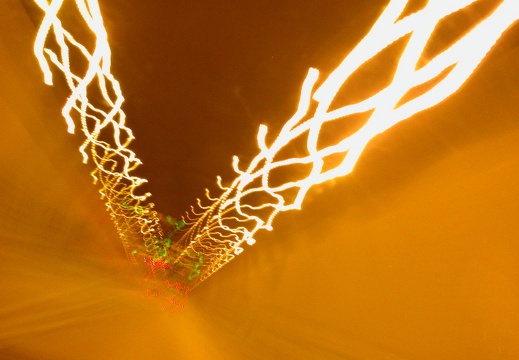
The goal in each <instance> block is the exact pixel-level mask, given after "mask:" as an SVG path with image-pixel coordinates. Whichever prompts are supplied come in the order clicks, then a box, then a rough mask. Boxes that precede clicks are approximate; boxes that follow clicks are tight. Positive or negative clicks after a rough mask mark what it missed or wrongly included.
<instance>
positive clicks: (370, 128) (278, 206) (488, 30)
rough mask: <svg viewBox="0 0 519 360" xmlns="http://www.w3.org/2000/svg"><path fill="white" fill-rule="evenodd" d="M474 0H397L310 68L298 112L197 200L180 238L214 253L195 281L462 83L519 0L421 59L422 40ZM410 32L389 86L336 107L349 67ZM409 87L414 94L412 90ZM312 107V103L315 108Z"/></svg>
mask: <svg viewBox="0 0 519 360" xmlns="http://www.w3.org/2000/svg"><path fill="white" fill-rule="evenodd" d="M475 2H476V1H474V0H458V1H442V0H437V1H429V2H428V3H427V5H426V6H425V7H424V8H423V9H421V10H419V11H417V12H415V13H413V14H411V15H408V16H403V12H404V11H405V9H406V5H408V1H405V0H394V1H391V2H390V3H389V4H388V6H387V7H386V9H385V10H384V12H383V13H382V14H381V15H380V17H379V19H378V20H377V22H376V23H375V25H374V26H373V27H372V29H371V31H370V32H369V33H368V34H367V35H366V36H365V37H364V38H363V39H362V40H361V41H360V42H359V43H358V45H357V46H356V47H355V48H354V49H353V50H352V51H351V52H350V53H349V54H348V56H346V58H345V59H344V60H343V61H342V63H341V64H340V65H339V66H338V67H337V68H336V69H335V70H334V71H333V72H332V73H331V74H330V76H329V77H328V78H327V79H326V80H324V82H323V83H322V84H321V85H320V86H319V88H318V89H317V90H316V91H315V92H313V93H312V89H313V87H314V85H315V83H316V82H317V79H318V74H319V72H318V70H316V69H310V70H309V72H308V75H307V77H306V79H305V81H304V84H303V86H302V90H301V97H300V102H299V106H298V108H297V111H296V112H295V114H294V115H293V117H292V118H291V119H289V120H288V121H287V122H286V124H285V125H284V126H283V128H282V129H281V131H280V132H279V133H278V134H277V136H276V137H275V139H274V140H273V141H272V142H271V143H270V145H268V144H267V143H268V141H267V134H268V127H267V126H266V125H261V126H260V129H259V131H258V136H257V142H258V147H259V150H260V151H259V153H258V154H257V155H256V157H255V158H254V159H253V160H252V161H251V162H250V164H248V166H246V167H242V166H239V165H240V164H239V160H238V158H237V157H235V158H234V160H233V165H234V169H235V171H236V173H237V177H236V179H234V180H233V181H232V183H231V184H230V185H229V186H222V182H221V179H220V178H218V184H219V185H220V187H221V188H222V189H223V190H224V192H223V194H222V195H221V196H220V197H219V198H217V199H214V198H211V197H210V196H209V193H208V192H207V197H208V199H209V200H210V201H211V204H210V205H202V204H201V203H200V201H199V204H200V207H201V208H202V210H203V212H202V214H201V215H197V214H196V213H195V212H193V213H194V214H195V217H194V218H193V219H192V220H191V223H190V225H191V228H190V229H189V231H188V232H187V233H186V234H185V235H184V237H183V238H182V245H183V246H187V247H188V248H189V250H190V251H191V252H195V253H203V254H204V259H212V260H208V261H207V260H205V261H204V264H203V270H202V274H201V276H200V277H199V281H202V280H203V279H205V278H207V277H208V276H209V275H210V274H212V273H214V272H215V271H216V270H218V269H219V268H220V267H222V266H223V265H224V264H225V263H226V262H228V261H230V260H231V259H233V258H234V256H235V255H238V254H240V253H241V252H242V251H243V247H242V244H243V243H244V242H247V243H248V244H249V245H251V244H253V243H255V240H254V235H255V234H256V232H257V231H258V230H260V229H266V230H271V229H272V221H273V219H274V217H275V216H276V215H277V214H279V213H280V212H284V211H288V210H294V209H300V208H301V204H302V202H303V199H304V198H305V195H306V194H307V192H308V191H309V189H310V188H311V187H312V186H313V185H316V184H321V183H323V182H325V181H327V180H330V179H333V178H336V177H339V176H344V175H347V174H349V173H350V172H351V171H352V170H353V168H354V166H355V164H356V162H357V160H358V159H359V156H360V155H361V153H362V151H363V150H364V148H365V147H366V145H367V143H368V142H369V141H370V140H371V139H372V138H373V137H374V136H376V135H377V134H379V133H381V132H383V131H385V130H387V129H389V128H390V127H392V126H393V125H395V124H397V123H398V122H400V121H402V120H405V119H408V118H409V117H411V116H413V115H414V114H416V113H418V112H420V111H423V110H425V109H427V108H429V107H431V106H434V105H436V104H438V103H439V102H441V101H443V100H444V99H446V98H447V97H449V96H450V95H451V94H453V93H454V92H455V91H457V90H458V89H459V88H460V87H461V86H462V85H463V83H464V82H465V81H466V80H467V79H468V78H469V76H470V75H471V74H472V72H473V71H474V70H475V69H476V68H477V66H478V65H479V64H480V63H481V61H482V60H483V58H484V57H485V56H486V54H487V53H488V52H489V50H490V49H491V48H492V46H493V45H494V44H495V43H496V42H497V40H498V39H499V38H500V37H501V35H502V34H503V33H504V31H505V30H506V29H507V28H509V27H510V26H511V25H512V24H513V23H514V22H515V21H516V20H517V19H518V18H519V7H518V6H517V2H515V1H513V0H507V1H502V2H501V3H500V4H499V5H498V6H496V7H495V9H494V10H493V12H492V13H491V14H490V15H489V16H488V17H486V18H484V19H480V21H479V23H478V24H477V25H475V26H474V27H473V28H472V29H471V30H470V31H469V32H468V33H466V34H465V35H464V36H463V37H461V38H459V39H457V41H455V42H454V43H453V44H452V45H451V46H450V47H448V48H447V49H445V50H444V51H442V52H441V53H439V54H438V55H436V56H435V57H434V58H432V59H430V60H429V61H428V62H427V63H426V64H425V65H424V66H422V67H419V64H420V62H423V61H424V60H425V59H424V58H423V52H424V49H425V47H426V46H427V45H428V43H429V42H430V40H431V38H432V37H433V35H434V31H435V28H436V27H437V25H438V23H439V22H440V21H441V20H443V19H448V17H449V15H451V14H453V13H455V12H457V11H462V10H464V9H465V8H467V7H469V5H471V4H472V3H475ZM405 36H408V38H407V39H406V46H405V49H404V50H403V52H402V55H401V57H400V59H399V61H398V65H397V67H396V70H395V73H394V76H393V78H392V81H391V83H390V84H389V85H388V86H386V87H385V88H383V89H382V90H380V91H379V92H377V93H375V94H373V95H372V96H370V97H368V98H366V99H364V100H362V101H359V102H357V103H353V104H349V105H346V106H343V107H339V108H332V102H333V101H334V99H335V98H336V96H337V94H338V92H339V90H340V89H341V88H342V87H343V85H344V84H345V83H346V82H347V80H348V79H349V78H350V76H351V75H352V74H354V73H355V72H356V71H357V70H358V69H359V68H360V67H361V66H362V65H363V64H365V63H366V62H368V61H370V60H371V59H376V57H377V55H378V54H379V53H380V52H382V51H383V50H384V49H385V48H387V47H388V46H390V45H391V44H393V43H395V42H396V41H397V40H399V39H402V38H403V37H405ZM431 83H432V84H431ZM424 84H425V85H428V84H430V87H429V89H428V90H427V91H426V92H424V93H422V94H418V95H416V94H414V93H413V91H414V90H415V89H416V88H418V87H419V86H420V85H424ZM409 95H414V97H413V96H412V97H411V98H410V99H409V98H408V96H409ZM312 99H313V100H314V101H315V102H316V103H317V104H315V103H314V102H312V101H311V100H312ZM313 106H315V111H314V113H313V114H310V111H311V109H312V108H313ZM361 113H368V114H369V116H367V120H366V121H365V122H364V124H363V125H362V126H361V127H360V128H359V129H358V130H356V132H354V133H353V134H351V135H349V133H348V132H347V131H344V133H343V136H342V137H340V134H339V135H338V136H339V138H338V139H337V138H334V139H333V141H328V142H327V144H326V146H323V145H322V144H321V143H322V142H323V140H326V135H322V134H321V130H322V129H323V127H324V126H325V125H329V124H331V123H338V124H339V125H340V126H342V127H344V128H345V129H347V128H348V123H347V121H348V120H349V118H348V117H349V116H351V115H356V114H361ZM341 121H342V122H344V123H340V122H341ZM349 126H350V127H351V125H349ZM301 143H305V144H306V149H305V150H306V154H305V155H304V156H293V154H294V153H296V152H297V151H296V150H295V149H296V148H297V146H298V145H299V146H300V144H301ZM291 146H292V148H290V147H291ZM287 153H288V155H287ZM243 168H245V169H246V170H242V169H243ZM284 169H287V170H286V171H283V170H284ZM303 173H304V175H302V174H303Z"/></svg>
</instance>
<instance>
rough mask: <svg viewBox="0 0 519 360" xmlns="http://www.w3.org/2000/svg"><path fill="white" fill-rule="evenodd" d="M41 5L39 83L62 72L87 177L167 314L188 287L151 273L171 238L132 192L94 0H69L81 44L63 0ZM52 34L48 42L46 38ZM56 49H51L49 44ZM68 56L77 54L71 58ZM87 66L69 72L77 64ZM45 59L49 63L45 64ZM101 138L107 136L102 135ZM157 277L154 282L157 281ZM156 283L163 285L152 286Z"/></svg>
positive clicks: (125, 137) (116, 89) (131, 164)
mask: <svg viewBox="0 0 519 360" xmlns="http://www.w3.org/2000/svg"><path fill="white" fill-rule="evenodd" d="M35 2H36V4H37V5H38V6H39V7H40V8H41V9H42V10H43V12H44V17H43V20H42V22H41V26H40V28H39V30H38V34H37V36H36V41H35V44H34V52H35V54H36V57H37V59H38V61H39V64H40V67H41V69H42V71H43V74H44V81H45V83H47V84H49V85H52V80H53V78H52V70H51V65H50V63H52V64H53V65H54V66H55V67H56V68H57V69H58V70H59V71H60V72H61V73H62V74H63V75H64V76H65V80H66V83H67V85H68V87H69V88H70V90H71V95H70V97H69V98H68V99H67V102H66V104H65V106H64V107H63V110H62V114H63V116H64V117H65V120H66V122H67V125H68V131H69V132H71V133H73V132H74V130H75V127H76V121H77V120H79V122H80V125H81V130H82V132H83V134H84V135H85V137H86V140H85V141H84V143H83V144H82V145H81V147H80V151H81V154H82V155H83V162H85V163H86V162H87V161H88V160H89V159H91V160H92V161H93V162H94V166H95V169H94V171H92V176H93V178H94V183H99V185H100V187H101V189H100V191H99V192H100V194H101V198H104V199H105V200H106V206H107V210H108V212H109V213H110V216H111V218H112V221H113V222H114V224H115V226H116V228H117V231H118V233H119V236H120V238H121V240H122V242H123V245H124V247H125V250H126V253H127V255H128V257H129V258H130V259H131V261H132V262H133V263H134V264H140V265H142V266H146V267H149V268H150V270H149V271H148V273H147V276H146V279H145V283H146V286H147V289H146V292H147V293H148V295H150V296H153V297H158V296H160V297H163V298H165V299H166V300H167V301H168V304H167V305H166V306H167V308H168V310H169V311H171V312H175V311H177V310H178V309H179V308H181V307H182V306H183V305H182V301H183V300H184V299H185V298H186V297H187V294H188V292H189V287H187V286H186V285H184V284H181V283H180V282H176V283H172V282H168V283H167V286H166V287H165V288H164V284H162V283H161V282H162V280H156V279H155V274H156V273H158V272H159V273H160V271H163V270H165V269H167V267H166V261H165V258H166V257H167V252H168V250H169V246H170V244H171V241H169V245H168V242H167V241H166V239H164V236H163V232H162V229H161V226H160V223H159V219H158V216H157V213H156V212H155V211H153V210H152V209H153V207H154V205H153V203H151V202H149V201H147V200H148V198H149V196H150V195H151V194H150V193H145V194H143V195H139V194H138V190H139V186H140V185H142V184H143V183H145V182H146V181H147V180H145V179H142V178H139V177H137V176H134V175H132V171H133V170H135V169H136V168H137V167H138V166H139V165H140V164H141V161H140V160H139V159H138V158H137V157H136V155H135V153H134V152H133V151H132V150H130V149H129V148H128V146H129V144H130V143H131V141H132V140H133V139H134V136H133V134H132V131H131V129H130V128H128V127H127V126H126V125H125V119H126V117H125V114H124V112H123V111H122V109H121V105H122V103H123V101H124V98H123V96H122V93H121V89H120V86H119V82H118V81H117V80H116V79H115V78H114V76H113V75H112V73H111V70H110V57H111V52H110V46H109V44H108V36H107V33H106V30H105V27H104V25H103V18H102V16H101V12H100V9H99V4H98V3H97V0H76V1H75V4H76V7H77V10H78V11H79V15H80V16H78V17H77V18H78V19H79V18H81V19H83V20H84V23H85V25H86V27H87V28H88V29H90V30H91V39H90V40H91V41H92V42H93V44H94V46H92V49H88V48H87V47H86V46H85V45H83V44H81V43H80V42H78V41H77V40H76V39H75V38H74V37H73V36H72V34H71V33H70V32H69V31H67V30H66V29H65V28H64V26H63V24H62V21H61V20H60V16H59V15H60V10H62V5H63V3H64V0H53V1H50V2H48V1H45V0H35ZM50 34H52V35H54V40H55V43H53V42H52V40H50V39H49V35H50ZM54 48H57V49H58V51H54V50H52V49H54ZM71 58H74V59H76V60H75V61H74V62H72V64H71ZM78 58H80V59H81V60H82V61H83V62H84V64H85V67H86V69H84V70H81V71H78V70H76V71H74V70H72V67H73V66H74V65H76V67H78V66H77V65H78V63H80V61H79V60H77V59H78ZM49 60H50V63H49ZM104 139H107V140H104ZM158 282H159V283H158ZM157 287H159V288H161V289H162V290H160V291H158V290H157Z"/></svg>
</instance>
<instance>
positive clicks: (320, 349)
mask: <svg viewBox="0 0 519 360" xmlns="http://www.w3.org/2000/svg"><path fill="white" fill-rule="evenodd" d="M385 3H386V1H370V2H365V1H304V0H297V1H277V0H276V1H274V0H272V1H241V2H234V1H219V2H216V1H214V2H213V1H170V2H166V1H148V2H144V1H128V0H124V1H123V0H106V1H102V10H103V12H104V16H105V23H106V27H107V29H108V33H109V36H110V41H111V44H112V51H113V72H114V73H115V74H116V76H117V77H118V78H119V80H120V81H121V84H122V88H123V92H124V94H125V97H126V104H125V108H124V109H125V111H126V113H127V115H128V124H129V125H130V127H131V128H132V129H133V130H134V134H135V135H136V137H137V140H136V141H135V143H134V149H135V150H136V152H137V154H138V155H139V157H140V158H141V159H142V160H143V162H144V165H143V166H142V167H141V169H140V170H139V171H140V174H141V175H142V176H144V177H146V178H148V179H149V181H150V183H149V185H148V188H147V189H148V190H149V191H151V192H152V193H153V201H154V202H155V204H156V205H157V209H158V210H159V211H160V212H162V213H164V214H170V215H172V216H177V217H178V216H179V215H181V214H182V213H183V212H184V211H185V210H187V209H188V207H189V205H191V204H194V202H195V201H194V200H195V199H196V197H200V196H202V195H203V189H204V188H205V187H210V188H213V189H214V188H215V186H214V179H215V176H216V175H221V176H223V177H224V178H227V179H231V178H232V169H231V166H230V164H231V156H232V155H233V154H237V155H240V156H241V157H243V158H248V157H251V156H253V155H254V153H255V151H256V146H255V140H254V139H255V133H256V131H257V128H258V126H259V124H261V123H265V124H269V126H271V127H272V128H274V129H275V128H279V127H280V126H281V125H282V123H283V122H284V121H285V120H286V119H287V118H288V116H290V115H291V113H292V112H293V110H294V108H295V104H296V101H297V96H298V91H299V87H300V84H301V82H302V80H303V78H304V74H305V73H306V70H307V68H308V67H310V66H314V67H317V68H318V69H320V70H321V72H322V74H323V75H324V74H327V73H328V72H329V71H331V70H332V69H333V68H334V66H336V65H337V64H338V63H339V62H340V61H341V59H342V58H343V56H344V55H345V54H346V53H347V52H348V51H349V50H350V49H351V48H352V47H353V46H354V44H355V43H356V42H358V41H359V40H360V38H361V37H362V35H363V34H364V33H365V32H366V31H367V30H368V29H369V28H370V26H371V24H372V23H373V22H374V20H375V19H376V18H377V16H378V15H379V14H380V12H381V11H382V8H383V6H384V4H385ZM481 3H482V4H483V5H482V7H481V8H474V10H473V12H472V13H469V14H468V15H467V16H468V18H467V17H463V18H461V19H458V20H459V22H456V24H449V25H448V26H447V25H445V26H444V27H443V28H442V31H443V32H442V33H441V35H440V36H439V39H438V41H439V43H441V42H442V41H444V42H448V41H449V40H450V39H452V36H453V34H456V32H457V31H460V29H463V25H464V22H463V21H468V22H470V21H469V20H470V18H471V17H474V18H477V16H478V15H479V11H483V10H484V8H485V6H486V5H488V4H490V3H491V2H489V1H483V2H481ZM365 4H369V5H365ZM485 4H486V5H485ZM23 5H24V4H23V3H22V2H19V1H17V0H5V1H2V2H0V10H1V13H2V14H4V15H3V16H2V18H3V19H2V22H0V26H1V28H0V31H1V32H0V33H1V34H2V36H1V41H0V46H1V48H0V66H1V67H0V69H1V73H2V77H1V79H2V86H1V87H0V89H1V94H0V116H1V121H0V127H1V128H0V134H1V142H0V154H1V155H0V159H1V162H0V164H1V165H0V189H1V191H2V200H1V204H2V206H1V208H0V244H1V247H0V274H1V279H0V291H1V292H0V294H1V296H0V319H1V320H0V357H2V358H5V359H94V358H95V359H133V358H135V359H152V358H155V359H171V358H173V359H202V358H205V359H209V358H210V359H233V358H236V359H513V358H518V357H519V333H518V331H519V326H518V324H519V307H518V305H519V270H518V260H519V222H518V221H517V218H518V214H519V201H518V200H519V172H518V171H517V167H518V165H519V146H518V141H519V121H518V118H517V115H518V114H519V106H518V105H517V104H518V100H519V90H518V89H517V84H518V80H519V72H518V70H517V63H518V60H519V33H518V29H517V26H515V27H513V28H512V29H511V30H510V31H509V32H508V33H507V34H506V36H505V37H504V38H503V40H502V41H501V42H500V43H499V45H498V46H497V47H496V48H495V49H493V50H492V52H491V53H490V55H489V57H488V58H487V59H486V60H485V61H484V62H483V64H482V65H481V67H480V69H479V70H478V71H477V73H476V74H475V75H474V76H473V77H472V78H471V79H470V81H468V82H467V84H466V85H465V86H463V88H462V91H460V92H458V93H457V94H455V95H454V96H452V97H451V98H449V99H448V100H447V101H445V102H444V103H442V104H440V105H439V106H436V107H435V108H433V109H431V110H428V111H425V112H423V113H421V114H419V115H417V116H415V117H414V118H413V119H411V120H409V121H407V122H403V123H402V124H400V125H398V126H396V127H394V128H393V129H391V130H389V131H388V132H386V133H384V134H382V135H380V136H378V137H377V138H375V139H374V140H373V141H372V142H371V143H370V145H369V146H368V148H367V150H366V151H365V153H364V154H363V156H362V157H361V159H360V161H359V163H358V166H357V167H356V169H355V170H354V172H353V173H352V174H351V175H350V176H348V177H347V178H344V179H338V180H337V181H335V182H333V183H331V184H325V185H323V186H319V187H318V188H317V189H316V190H315V191H312V192H311V194H310V195H309V197H308V199H307V200H305V203H304V204H303V210H302V211H300V212H293V213H289V214H285V215H281V216H279V218H277V219H276V221H275V223H274V227H275V230H274V231H273V232H271V233H264V234H261V235H260V236H259V237H258V243H257V244H256V245H254V246H253V247H250V248H249V247H248V248H246V251H245V252H244V254H243V255H241V256H239V257H238V258H237V259H236V260H235V261H233V262H232V263H230V264H229V265H227V266H226V267H224V268H223V269H222V270H221V271H219V272H218V273H217V274H215V275H214V276H213V277H211V278H210V279H208V280H207V281H206V282H204V283H203V284H201V285H200V286H199V287H198V288H196V289H195V290H194V291H193V292H192V293H191V295H190V298H189V301H188V302H187V306H186V308H185V309H184V310H183V311H182V312H181V313H179V314H177V315H176V316H173V317H171V316H168V315H166V314H165V313H164V312H162V311H161V310H160V308H159V307H158V306H157V305H156V304H153V303H150V302H149V301H148V300H146V299H144V298H143V297H142V296H141V295H140V294H139V293H138V291H137V289H136V287H135V284H134V283H133V282H132V281H131V268H130V266H129V264H128V263H127V262H126V259H125V256H124V254H123V252H122V247H121V245H120V243H119V240H118V238H117V236H116V234H115V231H114V229H113V228H112V226H111V225H110V223H109V222H108V220H107V219H108V218H107V215H106V213H105V212H104V209H103V204H102V202H101V201H100V200H98V199H97V196H96V191H95V187H94V186H93V185H91V179H90V177H89V169H90V168H89V167H88V166H85V165H82V164H81V157H80V154H79V152H78V151H77V146H78V144H79V143H80V142H81V138H80V136H79V135H75V136H72V135H69V134H67V133H66V131H65V130H66V127H65V123H64V121H63V120H62V118H61V115H60V107H61V106H62V104H63V102H64V99H65V98H64V96H65V94H64V93H63V92H62V90H60V89H59V88H51V87H47V86H45V85H43V81H42V76H41V74H40V73H39V69H38V65H37V63H36V61H35V58H34V56H33V55H32V44H33V39H34V36H35V32H36V28H35V26H34V24H33V22H32V20H31V19H32V17H31V16H33V14H32V15H31V11H30V8H29V12H27V8H26V7H24V6H23ZM26 5H27V4H26ZM482 9H483V10H482ZM390 64H391V59H389V60H388V66H389V65H390ZM378 65H381V66H380V69H384V68H386V69H387V66H385V65H386V64H384V61H379V64H378ZM380 69H379V68H378V67H376V66H375V69H374V70H372V72H370V71H367V72H366V73H365V74H362V78H363V79H365V81H362V84H364V86H369V84H370V83H371V82H373V81H375V80H376V78H377V76H378V71H380ZM362 84H360V85H359V90H358V91H359V92H360V91H362V86H363V85H362ZM366 84H368V85H366ZM355 95H356V94H352V96H355Z"/></svg>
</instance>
